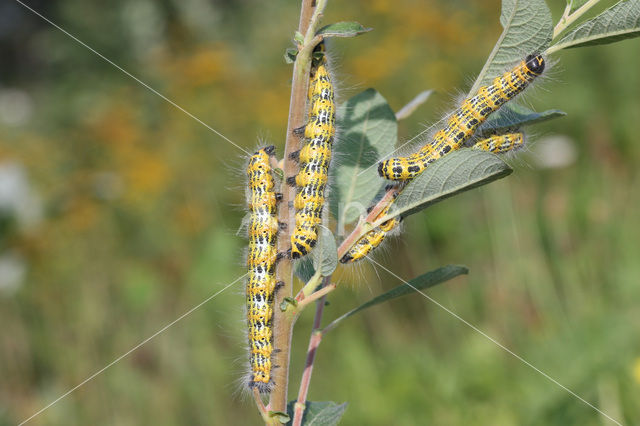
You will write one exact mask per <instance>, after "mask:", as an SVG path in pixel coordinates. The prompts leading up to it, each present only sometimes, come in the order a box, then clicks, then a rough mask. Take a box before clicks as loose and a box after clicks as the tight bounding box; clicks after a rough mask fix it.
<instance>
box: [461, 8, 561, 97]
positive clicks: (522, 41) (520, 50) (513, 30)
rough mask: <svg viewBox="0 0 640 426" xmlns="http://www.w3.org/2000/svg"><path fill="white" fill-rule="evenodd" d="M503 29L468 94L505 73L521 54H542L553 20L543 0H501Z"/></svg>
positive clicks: (550, 33)
mask: <svg viewBox="0 0 640 426" xmlns="http://www.w3.org/2000/svg"><path fill="white" fill-rule="evenodd" d="M500 23H501V24H502V27H503V28H504V30H503V31H502V35H501V36H500V38H499V39H498V42H497V43H496V45H495V47H494V48H493V51H492V52H491V54H490V55H489V59H487V62H486V63H485V64H484V67H483V68H482V71H480V74H479V75H478V78H477V79H476V81H475V83H474V84H473V87H472V88H471V90H470V91H469V94H471V95H472V94H475V93H476V92H477V91H478V89H479V88H480V86H483V85H486V84H489V83H490V82H491V79H493V78H495V77H496V76H498V75H500V74H502V73H503V72H505V71H506V70H507V69H508V68H509V67H511V66H512V65H513V64H514V63H515V62H516V61H518V60H519V59H522V58H523V56H524V55H526V54H529V53H534V52H542V51H544V50H545V49H546V48H547V47H548V46H549V43H550V42H551V35H552V33H553V21H552V19H551V12H550V11H549V8H548V7H547V4H546V3H545V2H544V0H502V14H501V15H500Z"/></svg>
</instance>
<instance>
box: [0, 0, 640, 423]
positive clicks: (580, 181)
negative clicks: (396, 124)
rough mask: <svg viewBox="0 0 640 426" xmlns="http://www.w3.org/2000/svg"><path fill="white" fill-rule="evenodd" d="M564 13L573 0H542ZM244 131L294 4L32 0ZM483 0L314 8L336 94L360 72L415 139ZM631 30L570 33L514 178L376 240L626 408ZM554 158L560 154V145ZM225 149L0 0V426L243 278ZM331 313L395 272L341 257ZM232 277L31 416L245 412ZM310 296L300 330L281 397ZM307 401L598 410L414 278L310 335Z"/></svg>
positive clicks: (635, 63)
mask: <svg viewBox="0 0 640 426" xmlns="http://www.w3.org/2000/svg"><path fill="white" fill-rule="evenodd" d="M549 3H554V4H552V5H551V6H552V7H553V10H554V16H555V18H556V19H557V18H558V17H559V15H560V12H561V9H562V8H563V7H564V2H563V1H560V0H552V1H551V0H550V1H549ZM28 4H29V5H31V6H33V7H34V8H36V9H37V10H38V11H39V12H41V13H43V14H44V15H45V16H47V17H49V18H50V19H52V20H53V21H54V22H56V23H57V24H59V25H60V26H61V27H63V28H64V29H65V30H67V31H69V32H71V33H72V34H74V35H76V36H77V37H78V38H79V39H80V40H82V41H83V42H86V43H87V44H88V45H90V46H92V47H93V48H95V49H96V50H98V51H99V52H101V53H102V54H104V55H105V56H106V57H108V58H109V59H111V60H113V61H114V62H115V63H116V64H118V65H120V66H122V67H123V68H125V69H126V70H128V71H129V72H131V73H132V74H134V75H135V76H137V77H139V78H140V79H141V80H143V81H144V82H146V83H148V84H149V85H150V86H151V87H153V88H155V89H156V90H158V91H159V92H161V93H163V94H164V95H166V96H167V97H168V98H170V99H172V100H173V101H175V102H176V103H177V104H179V105H180V106H182V107H184V108H185V109H187V110H188V111H189V112H191V113H193V114H194V115H196V116H197V117H199V118H200V119H202V120H203V121H204V122H206V123H208V124H209V125H211V126H212V127H214V128H215V129H217V130H218V131H220V132H222V133H223V134H225V135H226V136H228V137H229V138H230V139H232V140H233V141H234V142H236V143H238V144H239V145H241V146H243V147H244V148H246V149H248V150H251V149H253V148H254V147H256V146H257V145H258V142H257V139H258V138H263V139H266V140H269V141H270V142H272V143H275V144H276V145H277V146H278V150H279V152H282V149H283V139H284V133H285V127H286V118H287V108H288V100H289V89H290V85H289V83H290V78H291V67H290V65H287V64H285V63H284V61H283V53H284V50H285V48H287V47H289V46H290V45H291V38H292V36H293V32H294V30H295V28H296V27H297V20H298V13H299V1H284V0H273V1H270V2H258V1H249V0H244V1H232V0H216V1H213V0H190V1H181V0H163V1H151V0H135V1H124V0H114V1H110V2H107V4H105V3H104V2H98V1H96V0H83V1H81V0H61V1H44V0H39V1H36V0H32V1H30V2H29V3H28ZM499 10H500V4H499V1H498V0H491V1H485V0H483V1H472V0H464V1H463V0H448V1H445V0H422V1H417V0H396V1H394V2H389V1H383V0H375V1H374V0H351V1H348V2H346V1H343V2H337V1H332V2H330V3H329V7H328V9H327V13H326V18H325V22H326V23H329V22H332V21H338V20H357V21H359V22H361V23H363V24H364V25H365V26H370V27H373V28H375V30H374V31H373V32H371V33H368V34H365V35H363V36H361V37H358V38H356V39H340V40H337V41H335V42H333V43H332V45H331V46H330V48H331V52H332V56H333V63H334V65H335V66H334V68H335V71H336V75H337V80H338V82H339V85H340V98H341V99H342V100H346V99H347V98H349V97H350V96H353V95H355V94H356V93H358V92H360V91H361V90H364V89H365V88H367V87H375V88H376V89H378V90H379V91H380V92H381V93H382V94H383V95H384V96H385V97H386V98H387V100H388V101H389V103H390V105H391V106H392V107H393V108H394V109H396V110H397V109H399V108H400V107H402V106H403V105H404V104H405V103H407V102H408V101H409V100H411V99H412V98H413V96H415V94H417V93H418V92H419V91H421V90H425V89H435V90H437V93H436V94H435V95H433V96H432V97H431V99H430V100H429V101H428V103H427V104H425V105H424V106H422V107H421V108H419V109H418V110H417V112H416V113H415V114H414V115H413V116H411V117H410V118H409V119H408V120H405V121H402V122H401V123H400V138H401V140H407V139H409V138H410V137H412V136H413V135H415V134H416V133H418V132H419V131H421V130H422V129H423V128H424V126H425V125H428V124H429V123H431V122H433V121H434V120H435V119H437V118H438V117H440V115H441V114H442V112H443V111H446V110H447V109H448V108H450V107H451V105H452V100H453V99H455V97H456V95H457V94H458V93H461V92H463V91H464V90H465V89H466V88H468V87H469V85H470V82H471V81H472V80H473V76H474V75H475V73H477V72H478V71H479V70H480V69H481V67H482V65H483V63H484V59H485V58H486V56H487V55H488V53H489V52H490V50H491V48H492V46H493V44H494V42H495V40H496V39H497V37H498V36H499V34H500V31H501V28H500V26H499V23H498V17H499ZM639 47H640V41H638V40H630V41H625V42H621V43H619V44H616V45H611V46H603V47H593V48H584V49H576V50H571V51H565V52H560V54H559V55H557V56H556V57H555V58H554V59H556V60H557V63H556V65H555V66H554V67H553V68H552V70H551V71H550V72H549V78H548V79H547V80H546V81H545V82H544V83H543V84H541V85H539V86H538V88H537V89H536V90H533V91H532V92H529V95H527V97H526V102H527V103H530V104H532V105H533V106H534V107H536V108H537V109H540V110H542V109H549V108H559V109H562V110H564V111H566V112H568V116H567V117H564V118H561V119H558V120H556V121H553V122H549V123H547V124H544V125H538V126H536V127H534V128H532V129H531V131H532V132H531V133H532V134H533V137H532V138H531V144H530V152H529V153H525V154H524V155H521V156H518V157H517V158H513V159H512V160H511V161H510V162H511V163H512V164H513V165H514V167H515V169H516V170H515V172H514V174H513V175H512V176H510V177H509V178H507V179H505V180H501V181H498V182H496V183H493V184H491V185H489V186H488V187H485V188H482V189H480V190H476V191H472V192H470V193H466V194H464V195H462V196H459V197H456V198H454V199H450V200H447V201H446V202H443V203H441V204H439V205H436V206H434V207H433V208H431V209H430V210H428V211H427V212H426V213H422V214H420V215H416V216H412V217H411V218H409V219H408V220H407V221H406V222H405V230H406V231H407V232H405V233H404V234H403V237H402V238H400V239H396V240H395V241H392V242H391V243H389V244H388V245H387V246H386V254H383V255H382V256H380V257H378V261H380V262H382V263H383V264H384V265H385V266H386V267H388V268H390V269H391V270H393V271H395V272H396V273H397V274H399V275H400V276H402V277H404V278H405V279H410V278H412V277H414V276H416V275H418V274H420V273H423V272H425V271H427V270H430V269H433V268H436V267H438V266H441V265H443V264H447V263H460V264H466V265H468V266H469V268H470V274H469V275H468V276H466V277H461V278H457V279H455V280H454V281H452V282H450V283H447V284H444V285H441V286H439V287H436V288H434V289H431V290H429V294H430V295H431V296H432V297H434V298H435V299H436V300H437V301H438V302H440V303H442V304H443V305H445V306H447V307H448V308H450V309H452V310H453V311H455V312H456V313H458V314H459V315H461V316H462V317H463V318H464V319H466V320H468V321H469V322H471V323H472V324H474V325H476V326H477V327H479V328H480V329H482V330H484V331H485V332H486V333H488V334H489V335H491V336H493V337H495V338H496V339H497V340H498V341H500V342H502V343H503V344H505V345H506V346H508V347H509V348H510V349H511V350H513V351H514V352H515V353H517V354H519V355H521V356H522V357H524V358H525V359H527V360H528V361H530V362H531V363H532V364H533V365H535V366H536V367H538V368H540V369H541V370H543V371H544V372H546V373H548V374H549V375H550V376H551V377H553V378H555V379H557V380H558V381H559V382H560V383H562V384H563V385H566V386H567V387H569V388H570V389H572V390H573V391H575V392H576V393H577V394H579V395H581V396H582V397H584V398H586V399H587V400H588V401H590V402H592V403H593V404H595V405H597V406H598V407H600V408H601V409H602V410H603V411H605V412H606V413H608V414H609V415H611V416H612V417H614V418H617V419H619V420H621V421H624V422H625V423H627V424H640V398H639V396H640V285H639V284H640V283H639V278H640V262H639V253H640V250H639V248H640V221H639V218H640V191H639V190H638V188H640V174H639V172H638V167H637V164H638V162H639V161H640V144H639V143H638V140H637V138H638V134H640V119H639V118H640V73H638V69H639V67H640V56H638V54H637V52H638V48H639ZM554 160H556V161H554ZM243 161H244V159H243V156H242V153H241V152H240V150H238V149H237V148H235V147H233V146H232V145H231V144H229V143H228V142H226V141H224V140H222V139H221V138H220V137H218V136H216V135H215V134H213V133H212V132H211V131H209V130H208V129H207V128H206V127H204V126H203V125H201V124H200V123H198V122H197V121H195V120H193V119H192V118H190V117H188V116H187V115H185V114H184V113H182V112H181V111H179V110H177V109H175V108H174V107H172V106H171V105H169V104H168V103H167V102H165V101H164V100H162V99H161V98H160V97H158V96H157V95H156V94H154V93H152V92H150V91H149V90H147V89H145V88H144V87H142V86H140V85H139V84H138V83H136V82H135V81H134V80H132V79H131V78H129V77H127V76H126V75H124V74H123V73H122V72H120V71H118V70H117V69H115V68H114V67H112V66H111V65H109V64H107V63H106V62H105V61H103V60H102V59H100V58H99V57H98V56H96V55H95V54H93V53H92V52H90V51H89V50H87V49H86V48H84V47H82V46H81V45H79V44H78V43H77V42H76V41H74V40H72V39H70V38H69V37H67V36H66V35H64V34H63V33H62V32H60V31H59V30H57V29H55V28H53V27H52V26H51V25H49V24H47V23H46V22H44V21H43V20H41V19H40V18H38V17H37V16H36V15H34V14H33V13H31V12H29V11H28V10H27V9H25V8H23V7H21V6H20V5H19V4H18V3H15V2H2V3H1V4H0V325H1V328H2V329H1V332H0V424H7V425H8V424H16V423H19V422H20V421H22V420H24V419H26V418H27V417H29V416H30V415H32V414H33V413H35V412H36V411H38V410H39V409H41V408H42V407H44V406H45V405H46V404H48V403H49V402H51V401H52V400H54V399H56V398H57V397H58V396H60V395H62V394H63V393H65V392H66V391H67V390H69V389H70V388H72V387H74V386H75V385H77V384H78V383H80V382H81V381H83V380H84V379H85V378H87V377H88V376H90V375H91V374H93V373H94V372H96V371H97V370H99V369H100V368H102V367H103V366H105V365H107V364H108V363H110V362H111V361H112V360H114V359H115V358H117V357H118V356H120V355H121V354H123V353H125V352H126V351H128V350H129V349H131V348H132V347H134V346H135V345H137V344H138V343H139V342H141V341H142V340H144V339H145V338H147V337H148V336H150V335H152V334H153V333H155V332H156V331H157V330H159V329H160V328H162V327H163V326H164V325H166V324H168V323H169V322H171V321H173V320H174V319H176V318H177V317H179V316H180V315H181V314H182V313H184V312H185V311H187V310H188V309H190V308H191V307H192V306H194V305H196V304H198V303H199V302H201V301H202V300H204V299H205V298H207V297H208V296H210V295H211V294H213V293H214V292H216V291H217V290H218V289H220V288H222V286H224V285H225V284H227V283H229V282H231V281H232V280H234V279H235V278H237V277H238V276H240V275H242V274H243V273H244V267H243V266H242V256H241V252H242V249H243V246H244V245H245V239H244V238H243V236H238V235H236V230H237V229H238V227H239V225H240V221H241V217H242V215H243V203H244V198H243V195H242V192H243V172H242V170H241V167H242V164H243ZM336 277H337V279H339V280H340V282H341V283H342V285H343V288H342V289H341V290H340V291H337V292H335V293H334V295H333V296H332V297H331V305H329V306H328V307H327V310H326V311H325V312H326V318H328V319H330V318H333V317H336V316H338V315H339V314H341V313H343V312H344V311H346V310H347V309H349V308H351V307H353V306H355V305H357V304H359V303H361V302H363V301H365V300H367V299H368V298H370V297H371V296H372V295H375V294H377V293H379V292H381V291H383V290H384V289H389V288H392V287H394V286H396V285H398V284H399V282H398V281H397V280H396V279H395V278H393V277H392V276H390V275H389V274H387V273H384V271H382V270H380V269H379V268H378V270H377V271H376V270H374V268H373V267H372V266H371V265H365V266H362V267H359V268H351V269H346V270H345V271H339V272H338V274H337V276H336ZM242 293H243V286H242V283H238V284H237V285H236V286H235V287H233V288H232V289H231V290H228V291H226V292H225V293H222V294H221V295H220V296H218V297H216V298H214V299H213V300H212V301H210V302H209V303H207V304H206V305H204V306H203V307H202V308H200V309H198V310H197V311H195V312H194V313H193V314H191V315H190V316H188V317H186V318H185V319H183V320H182V321H180V322H179V323H177V324H176V325H174V326H173V327H171V328H169V329H168V330H167V331H165V332H163V333H162V334H161V335H159V336H158V337H157V338H155V339H154V340H152V341H151V342H149V343H147V344H146V345H144V346H142V347H141V348H140V349H138V350H137V351H135V352H134V353H132V354H131V355H130V356H128V357H126V358H125V359H123V360H122V361H120V362H118V363H117V364H115V365H114V366H113V367H111V368H110V369H108V370H106V371H105V372H104V373H103V374H100V375H99V376H97V377H96V378H95V379H93V380H91V381H90V382H88V383H87V384H85V385H84V386H83V387H81V388H80V389H78V390H77V391H75V392H74V393H72V394H70V395H69V396H68V397H66V398H64V399H63V400H61V401H60V402H59V403H57V404H56V405H54V406H53V407H52V408H50V409H48V410H47V411H45V412H44V413H42V414H41V415H39V416H38V417H36V418H35V419H33V420H32V421H31V422H30V423H29V424H34V425H87V424H99V425H102V424H109V425H139V424H157V425H176V424H203V425H204V424H238V425H244V424H259V422H260V421H259V417H258V415H257V412H256V410H255V407H254V406H253V403H252V401H251V400H249V399H247V398H245V397H243V396H242V395H241V393H240V392H238V384H237V381H238V379H239V378H240V377H241V376H242V375H243V371H244V370H245V363H246V361H245V349H244V335H243V317H242V315H243V314H242V312H243V307H242V306H243V295H242ZM311 311H312V310H310V311H309V312H306V313H305V315H304V316H303V317H302V318H301V320H300V321H299V323H298V326H297V328H296V333H295V335H294V347H295V348H294V350H293V354H292V371H291V373H292V374H291V384H290V392H291V397H292V398H293V395H294V394H295V393H296V390H297V387H298V383H299V377H300V373H301V370H302V366H303V362H304V351H305V349H306V346H307V339H308V333H309V330H310V327H311V316H312V312H311ZM309 398H310V399H311V400H334V401H337V402H343V401H349V403H350V405H349V408H348V410H347V413H346V415H345V417H344V419H343V424H346V425H360V424H375V425H382V424H385V425H388V424H402V425H413V424H415V425H418V424H437V425H462V424H482V425H485V424H492V425H542V424H545V425H567V424H580V425H604V424H612V423H611V422H608V421H607V420H606V419H605V418H604V417H602V416H601V415H599V414H598V413H597V412H596V411H594V410H593V409H592V408H590V407H588V406H587V405H585V404H584V403H583V402H580V401H579V400H578V399H576V398H575V397H573V396H571V395H570V394H568V393H567V392H566V391H565V390H563V389H561V388H560V387H558V386H557V385H555V384H553V383H551V382H550V381H549V380H547V379H545V378H544V377H542V376H541V375H540V374H538V373H537V372H535V371H534V370H532V369H531V368H529V367H527V366H526V365H524V364H523V363H521V362H520V361H518V360H516V359H515V358H513V357H512V356H511V355H509V354H507V353H506V352H504V351H503V350H502V349H500V348H498V347H497V346H496V345H495V344H493V343H492V342H490V341H488V340H487V339H486V338H484V337H482V336H481V335H479V334H478V333H476V332H475V331H473V330H471V329H470V328H468V327H467V326H465V325H464V324H463V323H461V322H460V321H459V320H457V319H456V318H454V317H452V316H451V315H449V314H448V313H446V312H444V311H443V310H441V309H440V308H438V307H437V306H435V305H434V304H432V303H431V302H429V301H427V300H426V299H424V298H422V297H419V296H417V297H410V298H405V299H400V300H397V301H394V302H392V303H389V304H385V305H381V306H378V307H376V308H374V309H371V310H369V311H366V312H365V313H364V314H362V315H359V316H356V317H354V318H352V319H350V320H349V321H347V322H345V323H344V324H343V325H342V326H341V327H339V328H338V329H336V330H335V331H334V332H332V333H331V334H330V335H328V337H327V338H326V340H325V341H324V342H323V344H322V346H321V348H320V351H319V354H318V358H317V366H316V370H315V375H314V377H313V381H312V385H311V390H310V395H309Z"/></svg>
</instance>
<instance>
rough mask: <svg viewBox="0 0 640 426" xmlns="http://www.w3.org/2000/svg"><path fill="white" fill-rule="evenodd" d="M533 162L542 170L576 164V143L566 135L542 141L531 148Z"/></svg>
mask: <svg viewBox="0 0 640 426" xmlns="http://www.w3.org/2000/svg"><path fill="white" fill-rule="evenodd" d="M531 152H532V154H533V161H534V163H535V164H536V166H538V167H539V168H541V169H559V168H562V167H568V166H570V165H572V164H573V163H575V161H576V157H577V153H576V148H575V143H574V142H573V140H572V139H571V138H569V137H568V136H565V135H553V136H548V137H546V138H543V139H540V140H538V141H537V142H535V143H534V144H533V146H532V147H531Z"/></svg>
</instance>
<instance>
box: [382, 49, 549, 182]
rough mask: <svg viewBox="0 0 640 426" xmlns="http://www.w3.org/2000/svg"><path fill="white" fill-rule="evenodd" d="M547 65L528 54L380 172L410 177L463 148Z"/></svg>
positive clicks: (384, 164)
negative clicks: (429, 136)
mask: <svg viewBox="0 0 640 426" xmlns="http://www.w3.org/2000/svg"><path fill="white" fill-rule="evenodd" d="M544 67H545V62H544V59H543V58H542V56H540V55H529V56H527V57H526V58H525V59H524V60H522V61H520V63H519V64H518V65H517V66H516V67H515V68H513V69H512V70H511V71H507V72H506V73H504V74H503V75H502V76H499V77H496V78H495V79H494V80H493V83H492V84H491V85H489V86H483V87H481V88H480V89H479V90H478V93H477V94H476V95H475V96H473V97H472V98H469V99H466V100H465V101H464V102H463V103H462V105H461V106H460V108H458V109H457V110H456V111H455V112H454V113H453V114H452V115H451V117H449V119H448V121H447V124H446V126H445V127H444V128H443V129H442V130H440V131H438V132H437V133H436V134H435V136H434V137H433V141H431V142H429V143H428V144H426V145H425V146H423V147H422V148H421V149H420V150H419V151H418V152H416V153H415V154H412V155H409V156H407V157H396V158H390V159H388V160H386V161H382V162H380V163H379V164H378V173H379V174H380V176H382V177H384V178H386V179H390V180H399V181H404V180H410V179H413V178H414V177H416V176H417V175H419V174H420V173H422V172H423V171H424V169H425V168H426V167H427V166H428V165H429V164H430V163H432V162H434V161H435V160H437V159H438V158H441V157H442V156H444V155H446V154H447V153H449V152H451V151H454V150H457V149H460V148H461V147H462V146H463V144H464V142H465V141H467V140H468V139H469V138H470V137H471V136H472V135H473V133H474V132H475V130H476V129H477V128H478V126H479V125H480V124H482V123H483V122H484V121H485V120H486V119H487V117H488V116H489V115H490V114H491V113H493V112H494V111H496V110H498V108H500V107H501V106H502V105H504V104H505V103H506V102H507V101H509V100H511V99H513V98H514V97H516V96H517V95H518V94H519V93H521V92H522V91H523V90H524V89H526V88H527V87H528V86H529V84H530V83H531V82H532V81H533V80H534V79H535V78H536V77H538V76H539V75H540V74H542V72H543V71H544Z"/></svg>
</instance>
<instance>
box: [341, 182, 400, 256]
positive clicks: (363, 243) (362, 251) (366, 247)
mask: <svg viewBox="0 0 640 426" xmlns="http://www.w3.org/2000/svg"><path fill="white" fill-rule="evenodd" d="M397 195H398V194H397V193H396V194H395V196H394V199H395V197H397ZM392 204H393V201H392V202H391V203H389V205H387V207H385V208H384V209H383V210H382V211H381V212H380V214H379V215H378V216H377V217H376V219H375V220H378V219H379V218H381V217H383V216H384V215H386V214H387V212H388V211H389V208H390V207H391V205H392ZM400 222H402V218H401V217H394V218H392V219H389V220H387V221H385V222H383V223H381V224H380V226H378V227H377V228H374V229H372V230H371V231H369V232H367V233H366V234H364V235H363V236H362V237H360V239H358V241H356V242H355V244H354V245H353V247H351V249H349V251H348V252H347V253H346V254H345V255H344V256H342V257H341V258H340V262H341V263H353V262H356V261H358V260H360V259H364V258H365V257H367V256H368V255H369V253H371V252H372V251H373V250H375V249H376V248H377V247H379V246H380V244H382V242H383V241H384V239H385V238H386V236H387V235H388V234H389V232H391V231H392V230H394V229H395V228H396V227H397V226H398V225H399V224H400Z"/></svg>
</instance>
